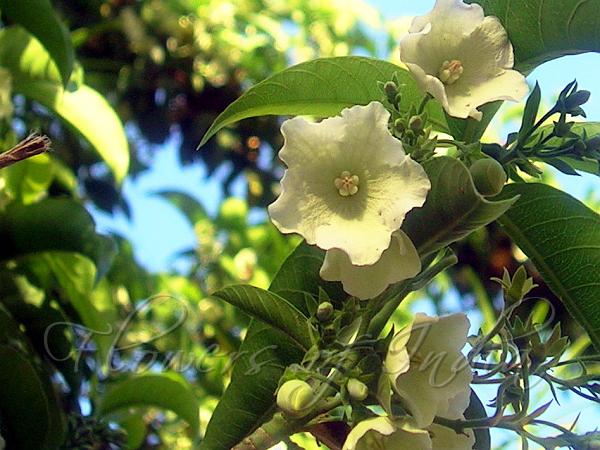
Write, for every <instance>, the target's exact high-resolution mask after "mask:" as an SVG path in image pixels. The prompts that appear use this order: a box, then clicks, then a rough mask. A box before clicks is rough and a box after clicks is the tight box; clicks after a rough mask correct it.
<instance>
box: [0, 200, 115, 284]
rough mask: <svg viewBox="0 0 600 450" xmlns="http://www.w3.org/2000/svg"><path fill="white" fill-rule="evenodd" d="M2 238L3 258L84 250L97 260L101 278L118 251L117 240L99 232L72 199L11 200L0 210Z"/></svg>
mask: <svg viewBox="0 0 600 450" xmlns="http://www.w3.org/2000/svg"><path fill="white" fill-rule="evenodd" d="M0 242H2V245H1V246H0V260H3V259H14V258H18V257H20V256H23V255H27V254H31V253H38V252H45V251H53V250H59V251H67V252H77V253H81V254H82V255H85V256H87V257H88V258H90V259H91V260H92V261H93V262H94V264H95V266H96V269H97V271H98V274H97V275H98V277H99V278H100V277H101V276H103V275H104V274H105V273H106V271H107V270H108V269H109V268H110V265H111V263H112V260H113V258H114V256H115V254H116V247H115V244H114V242H113V240H112V239H110V238H108V237H106V236H101V235H99V234H96V231H95V224H94V220H93V219H92V216H90V214H89V213H88V212H87V211H86V209H85V208H84V207H83V206H82V205H81V204H79V203H77V202H75V201H73V200H68V199H56V198H48V199H45V200H42V201H40V202H37V203H34V204H31V205H26V206H25V205H19V204H14V203H13V204H10V205H9V206H8V207H7V208H6V210H5V211H4V212H3V213H2V214H0Z"/></svg>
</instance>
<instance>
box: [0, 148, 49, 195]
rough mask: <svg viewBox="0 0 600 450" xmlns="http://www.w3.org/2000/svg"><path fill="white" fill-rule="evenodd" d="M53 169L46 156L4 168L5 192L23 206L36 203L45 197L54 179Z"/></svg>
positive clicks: (39, 156) (38, 156)
mask: <svg viewBox="0 0 600 450" xmlns="http://www.w3.org/2000/svg"><path fill="white" fill-rule="evenodd" d="M53 168H54V166H53V165H52V160H51V159H50V157H49V156H48V155H47V154H42V155H37V156H35V157H33V158H28V159H26V160H24V161H21V162H19V164H13V165H12V166H8V167H5V168H4V169H3V170H2V175H3V176H4V180H5V181H6V191H7V192H8V194H9V195H10V196H11V197H12V198H13V199H15V200H17V201H19V202H21V203H23V204H29V203H33V202H36V201H38V200H40V199H41V198H42V197H43V196H44V195H46V193H47V190H48V187H49V186H50V184H51V183H52V179H53V178H54V173H53V172H54V170H53Z"/></svg>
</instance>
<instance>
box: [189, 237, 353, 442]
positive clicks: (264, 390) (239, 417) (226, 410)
mask: <svg viewBox="0 0 600 450" xmlns="http://www.w3.org/2000/svg"><path fill="white" fill-rule="evenodd" d="M323 257H324V252H323V251H322V250H319V249H318V248H316V247H311V246H309V245H306V243H302V244H300V245H299V246H298V247H296V249H295V250H294V252H293V253H292V254H291V255H290V256H289V257H288V258H287V259H286V261H285V263H284V264H283V265H282V267H281V269H280V270H279V272H278V273H277V275H276V276H275V278H274V280H273V282H272V283H271V287H270V290H271V291H272V292H275V293H277V294H279V295H281V296H283V297H285V298H286V299H287V300H288V301H289V302H290V303H293V304H294V305H295V306H296V308H298V309H299V310H300V311H302V312H303V313H304V314H308V312H307V310H306V305H305V304H304V303H303V301H304V299H303V296H294V295H288V294H290V293H292V292H295V291H302V292H308V293H309V294H311V295H313V296H315V297H318V295H319V286H321V287H323V288H324V289H325V290H328V291H331V292H333V290H335V289H339V286H338V285H337V283H335V284H334V283H324V282H323V281H322V280H321V279H320V277H319V268H320V267H321V264H322V263H323ZM339 298H342V297H339ZM238 354H239V355H240V357H239V358H238V359H236V362H235V365H234V367H233V373H232V375H231V383H230V384H229V386H228V387H227V389H226V391H225V393H224V394H223V396H222V397H221V400H220V402H219V404H218V405H217V407H216V409H215V411H214V413H213V416H212V418H211V420H210V422H209V424H208V428H207V430H206V435H205V437H204V440H203V441H202V442H201V444H200V448H201V449H203V450H229V449H230V448H232V447H233V446H234V445H236V444H237V443H238V442H240V441H241V440H242V439H243V438H244V437H246V436H247V435H248V434H250V433H251V432H252V431H254V430H255V429H256V428H257V427H258V426H259V425H260V424H261V423H262V422H263V421H264V420H265V419H266V417H267V416H268V414H269V413H270V412H272V411H273V407H274V405H275V390H276V389H277V385H278V383H279V379H280V378H281V376H282V375H283V372H284V370H285V368H286V367H287V366H289V365H290V364H293V363H298V362H300V361H301V360H302V358H303V356H304V352H303V351H301V350H300V349H299V348H298V347H297V346H296V345H295V344H294V341H292V340H291V339H289V338H288V337H287V336H286V335H285V334H283V333H281V332H280V331H278V330H276V329H274V328H271V327H269V326H268V325H265V324H264V323H262V322H258V321H253V322H252V323H251V325H250V327H249V328H248V332H247V334H246V338H245V339H244V342H243V343H242V345H241V347H240V349H239V351H238Z"/></svg>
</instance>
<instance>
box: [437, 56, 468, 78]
mask: <svg viewBox="0 0 600 450" xmlns="http://www.w3.org/2000/svg"><path fill="white" fill-rule="evenodd" d="M463 72H464V68H463V65H462V63H461V62H460V61H459V60H458V59H453V60H452V61H444V63H443V64H442V67H440V70H439V72H438V78H439V79H440V81H441V82H442V83H444V84H454V83H456V81H457V80H458V79H459V78H460V76H461V75H462V73H463Z"/></svg>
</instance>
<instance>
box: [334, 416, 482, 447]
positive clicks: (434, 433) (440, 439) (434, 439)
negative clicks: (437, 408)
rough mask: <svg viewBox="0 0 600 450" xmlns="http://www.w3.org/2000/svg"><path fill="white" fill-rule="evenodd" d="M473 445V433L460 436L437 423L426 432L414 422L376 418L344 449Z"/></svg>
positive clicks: (360, 426) (356, 430)
mask: <svg viewBox="0 0 600 450" xmlns="http://www.w3.org/2000/svg"><path fill="white" fill-rule="evenodd" d="M473 445H475V435H474V434H473V431H471V430H465V432H464V433H461V434H459V433H456V432H455V431H454V430H452V429H450V428H446V427H443V426H440V425H436V424H432V425H431V426H430V427H428V428H427V429H425V430H423V429H419V428H417V427H416V426H415V424H414V422H412V421H411V420H407V419H397V420H392V419H390V418H389V417H376V418H373V419H367V420H363V421H362V422H360V423H359V424H358V425H356V426H355V427H354V428H353V429H352V431H350V433H349V434H348V437H347V438H346V442H344V447H343V450H373V449H375V450H388V449H394V450H472V449H473Z"/></svg>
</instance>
